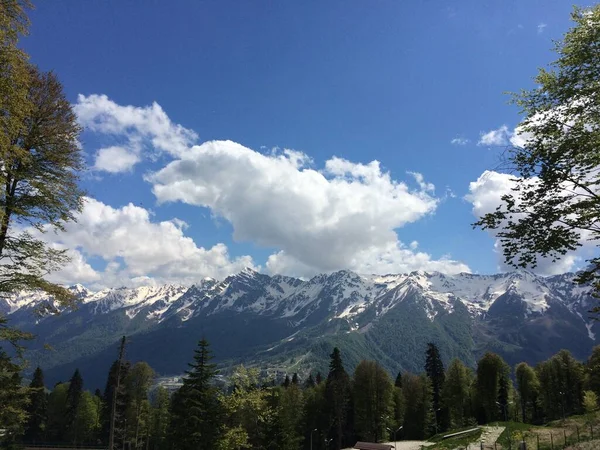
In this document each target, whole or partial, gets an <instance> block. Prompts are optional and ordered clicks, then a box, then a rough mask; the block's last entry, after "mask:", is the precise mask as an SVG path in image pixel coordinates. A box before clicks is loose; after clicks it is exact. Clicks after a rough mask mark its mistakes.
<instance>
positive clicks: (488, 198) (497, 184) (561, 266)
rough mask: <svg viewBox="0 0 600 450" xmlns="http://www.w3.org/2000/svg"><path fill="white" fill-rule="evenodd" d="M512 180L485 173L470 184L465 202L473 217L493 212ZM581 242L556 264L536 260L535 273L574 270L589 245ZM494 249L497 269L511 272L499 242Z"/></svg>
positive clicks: (512, 184) (492, 173) (506, 176)
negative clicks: (574, 250) (578, 248)
mask: <svg viewBox="0 0 600 450" xmlns="http://www.w3.org/2000/svg"><path fill="white" fill-rule="evenodd" d="M514 179H515V176H514V175H510V174H506V173H499V172H495V171H485V172H484V173H483V174H481V176H480V177H479V178H478V179H477V180H476V181H473V182H471V183H470V184H469V194H468V195H467V196H466V200H467V201H469V202H470V203H471V204H472V205H473V215H474V216H475V217H476V218H479V217H482V216H483V215H485V214H487V213H491V212H494V211H495V210H496V208H497V207H498V206H499V205H500V204H501V203H502V196H503V195H505V194H510V193H512V188H513V187H514V186H515V181H514ZM531 182H532V183H535V182H536V179H535V178H532V179H531ZM489 232H490V234H491V235H492V236H494V237H495V236H496V232H495V231H494V230H490V231H489ZM581 242H582V244H583V245H584V247H583V248H582V249H581V250H578V251H576V252H569V253H567V254H566V255H565V256H563V257H562V258H561V259H560V260H559V261H557V262H552V260H551V259H549V258H538V260H537V267H536V269H535V271H536V272H537V273H540V274H542V275H554V274H559V273H565V272H569V271H571V270H575V269H576V266H577V264H579V263H580V262H581V260H582V258H581V257H580V254H581V252H582V251H586V246H589V245H590V243H589V242H588V241H586V240H585V238H584V239H582V241H581ZM495 249H496V252H497V253H498V258H499V269H500V270H512V268H511V267H509V266H507V265H506V264H505V263H504V256H503V254H502V247H501V244H500V242H499V240H496V243H495Z"/></svg>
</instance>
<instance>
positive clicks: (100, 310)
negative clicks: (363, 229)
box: [0, 269, 597, 387]
mask: <svg viewBox="0 0 600 450" xmlns="http://www.w3.org/2000/svg"><path fill="white" fill-rule="evenodd" d="M572 279H573V275H570V274H566V275H561V276H556V277H550V278H542V277H538V276H536V275H534V274H532V273H529V272H525V271H519V272H512V273H506V274H498V275H473V274H459V275H456V276H448V275H443V274H440V273H426V272H413V273H410V274H397V275H394V274H391V275H385V276H376V275H371V276H361V275H357V274H355V273H352V272H349V271H340V272H335V273H331V274H323V275H319V276H316V277H314V278H312V279H310V280H301V279H296V278H291V277H284V276H279V275H277V276H272V277H271V276H268V275H264V274H260V273H258V272H255V271H252V270H249V269H246V270H244V271H242V272H240V273H239V274H237V275H234V276H230V277H227V278H226V279H224V280H222V281H217V280H213V279H205V280H202V281H201V282H199V283H197V284H195V285H193V286H190V287H184V286H172V285H168V286H146V287H138V288H132V289H127V288H119V289H106V290H103V291H99V292H91V291H89V290H87V289H86V288H84V287H83V286H73V287H71V288H70V289H72V290H73V292H74V293H75V294H76V295H77V297H78V298H79V306H78V308H77V309H76V310H73V311H61V312H60V314H58V315H53V316H44V317H40V316H37V315H35V314H34V312H35V311H36V309H38V308H40V307H41V306H44V305H47V306H55V305H54V304H53V301H52V299H51V298H47V297H45V296H44V295H42V294H40V293H26V292H23V293H19V294H18V295H14V296H12V297H10V298H5V299H0V312H4V313H5V314H8V315H9V317H10V320H11V323H12V324H13V325H15V326H18V327H20V328H24V329H26V330H30V331H32V332H34V333H35V334H36V335H37V336H38V337H37V339H36V340H35V342H33V344H32V346H31V349H30V351H29V354H28V356H29V358H30V360H31V362H32V367H35V365H37V364H39V365H41V366H42V367H43V368H45V369H46V371H47V377H48V378H49V381H51V382H53V381H57V380H64V379H66V378H67V377H68V376H69V375H70V373H71V372H72V371H73V370H74V369H75V367H79V368H80V369H82V371H83V372H84V374H85V375H86V376H87V377H88V378H87V379H88V380H89V382H90V383H92V386H94V387H95V386H98V387H99V386H101V385H103V383H104V377H105V372H106V370H107V368H108V366H109V365H110V363H111V361H112V360H113V359H114V358H115V354H116V345H117V342H118V340H119V338H120V336H122V335H127V336H129V341H130V343H129V346H128V349H127V352H128V357H129V358H131V359H132V360H141V359H143V360H146V361H148V362H149V363H150V364H151V365H152V366H153V367H154V368H155V369H156V370H157V372H158V373H160V374H164V375H167V374H178V373H181V372H182V371H183V370H185V368H186V364H187V362H188V361H189V359H190V357H191V354H192V351H193V348H194V346H195V344H196V342H197V340H198V339H200V338H201V337H202V336H205V337H207V338H208V339H209V340H210V341H211V344H212V347H213V350H214V352H215V355H216V357H217V360H218V361H220V362H221V364H222V365H223V366H224V367H227V366H229V365H233V364H238V363H245V364H251V365H257V366H260V367H263V368H265V369H270V370H274V371H277V370H280V371H298V372H301V373H303V372H306V371H308V370H309V369H315V370H322V371H325V370H326V367H327V366H326V365H327V358H328V354H329V353H330V352H331V348H332V347H333V346H334V345H338V346H339V347H340V348H341V349H342V350H343V354H344V359H345V362H346V363H347V364H348V366H349V367H352V366H354V365H355V364H357V363H358V362H359V361H360V360H361V359H363V358H372V359H377V360H378V361H380V362H382V363H383V364H384V365H385V366H386V367H387V368H388V369H389V370H390V371H392V372H397V371H398V370H400V369H402V370H411V371H420V370H421V368H422V365H423V351H424V348H425V345H426V343H427V342H429V341H434V342H436V343H437V344H438V345H439V347H440V349H441V351H442V354H443V355H444V358H445V360H446V362H448V361H449V360H450V359H451V358H454V357H458V358H460V359H462V360H463V361H465V362H466V363H468V364H470V365H473V364H474V363H475V361H476V359H477V358H478V357H479V356H480V355H481V354H482V353H483V352H484V351H486V350H492V351H496V352H498V353H500V354H501V355H502V356H503V357H505V358H506V359H507V361H508V362H509V363H511V364H514V363H516V362H519V361H521V360H524V361H528V362H530V363H536V362H538V361H540V360H542V359H545V358H547V357H549V356H551V355H552V354H553V353H555V352H556V351H558V350H560V349H561V348H567V349H569V350H571V351H572V352H573V353H574V354H575V355H576V356H577V357H579V358H584V357H586V356H587V354H588V353H589V351H590V349H591V347H592V346H593V345H594V344H595V336H596V326H597V325H596V322H595V321H593V320H591V319H590V318H589V314H588V312H587V311H588V310H589V309H590V308H591V307H592V305H593V304H594V303H593V302H594V299H593V298H592V297H591V296H590V295H589V292H588V291H587V290H586V289H584V288H581V287H577V286H575V285H573V283H572ZM45 344H48V345H50V346H51V347H52V348H53V349H54V350H52V351H48V350H44V345H45Z"/></svg>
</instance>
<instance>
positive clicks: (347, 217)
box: [63, 95, 468, 284]
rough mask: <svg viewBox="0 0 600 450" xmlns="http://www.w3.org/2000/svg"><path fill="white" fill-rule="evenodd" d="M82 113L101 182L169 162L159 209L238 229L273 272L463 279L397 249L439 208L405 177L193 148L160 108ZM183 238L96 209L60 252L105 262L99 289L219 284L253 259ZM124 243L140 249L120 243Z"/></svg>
mask: <svg viewBox="0 0 600 450" xmlns="http://www.w3.org/2000/svg"><path fill="white" fill-rule="evenodd" d="M75 111H76V113H77V115H78V118H79V121H80V122H81V123H82V124H83V125H84V126H86V127H87V129H88V131H90V132H92V133H96V134H98V135H100V136H101V137H106V138H108V140H109V141H110V144H111V145H107V146H105V147H104V148H101V149H100V150H98V151H97V153H96V164H95V168H96V169H97V170H103V171H108V172H113V173H117V172H124V171H127V170H131V169H132V167H134V166H135V164H137V163H138V162H140V161H141V160H143V159H144V158H147V157H152V156H154V155H156V154H162V153H164V154H168V155H169V156H170V157H171V158H175V160H174V161H172V162H170V163H169V164H167V165H166V167H164V168H163V169H161V170H159V171H157V172H155V173H153V174H150V175H148V176H146V180H147V181H149V182H151V183H152V185H153V192H154V194H155V195H156V198H157V199H158V201H159V203H164V202H176V201H181V202H183V203H188V204H191V205H196V206H201V207H207V208H209V209H210V210H211V213H212V214H214V216H215V217H222V218H224V219H226V220H227V221H229V222H230V223H231V224H232V226H233V230H234V235H233V237H234V239H236V240H238V241H250V242H253V243H256V244H258V245H260V246H263V247H266V248H271V249H274V253H273V254H272V255H271V257H269V259H268V262H267V268H268V269H269V270H270V271H271V272H285V273H289V274H292V275H300V274H308V273H310V274H314V273H317V272H321V271H330V270H338V269H342V268H350V269H354V270H357V271H361V272H363V271H377V272H379V271H384V272H402V271H406V270H417V269H426V270H441V271H444V272H457V271H468V267H467V266H465V265H464V264H461V263H459V262H457V261H453V260H451V259H449V258H442V259H440V260H434V259H433V258H432V257H431V255H428V254H426V253H424V252H418V251H417V248H416V246H415V245H412V246H411V245H409V246H405V245H404V244H403V243H402V242H400V241H399V239H398V236H397V234H396V232H395V229H396V228H399V227H402V226H404V225H405V224H407V223H411V222H415V221H418V220H420V219H422V218H423V217H424V216H426V215H429V214H432V213H433V212H434V211H435V209H436V207H437V205H438V204H439V202H440V201H442V200H443V199H438V198H436V196H435V186H434V185H433V184H432V183H430V182H427V181H426V180H425V177H424V176H423V175H422V174H420V173H417V172H408V174H410V175H411V177H412V178H413V179H414V181H412V182H411V183H409V184H410V186H409V184H407V183H405V182H400V181H396V180H393V179H392V178H391V175H390V174H389V173H388V172H386V171H384V170H382V169H381V167H380V164H379V162H378V161H372V162H370V163H368V164H361V163H354V162H351V161H347V160H345V159H343V158H338V157H332V158H330V159H329V160H327V161H326V162H325V165H324V166H323V167H322V168H321V169H320V170H317V169H314V168H313V166H314V162H313V161H312V160H311V159H310V157H309V156H307V155H306V154H304V153H302V152H298V151H293V150H287V149H286V150H282V151H281V150H279V149H274V150H271V151H269V152H268V153H265V154H262V153H259V152H256V151H253V150H251V149H248V148H246V147H243V146H242V145H240V144H237V143H234V142H230V141H215V142H206V143H204V144H202V145H198V146H194V145H193V144H194V142H195V141H196V140H197V135H196V134H195V133H194V132H193V131H191V130H188V129H186V128H184V127H182V126H180V125H177V124H175V123H173V122H172V121H171V120H170V119H169V117H168V116H167V115H166V113H165V112H164V111H163V109H162V108H161V107H160V106H159V105H158V104H156V103H154V104H153V105H151V106H147V107H135V106H121V105H118V104H116V103H115V102H113V101H112V100H110V99H109V98H108V97H106V96H105V95H90V96H82V95H80V96H79V98H78V102H77V104H76V105H75ZM103 216H106V217H105V218H101V217H103ZM134 218H135V220H134ZM122 223H124V225H123V224H122ZM182 228H183V227H182V226H181V225H180V224H179V223H178V222H177V221H176V220H172V221H167V222H160V223H154V222H152V221H151V219H150V217H149V213H148V211H146V210H144V209H143V208H138V207H135V206H132V205H129V206H125V207H122V208H111V207H110V206H108V205H103V204H100V203H99V202H94V201H90V202H89V204H88V205H86V209H85V210H84V214H83V215H82V218H81V220H80V221H79V224H78V225H73V226H72V227H71V226H69V228H68V232H67V233H66V235H65V237H64V238H63V241H64V245H66V246H68V247H69V248H73V246H75V248H77V249H78V250H79V251H80V252H81V255H83V260H82V261H83V262H85V258H87V257H89V256H99V257H101V258H103V259H104V260H105V261H108V262H109V264H108V266H107V268H106V269H105V270H104V272H103V274H102V280H103V282H105V280H107V279H109V278H110V279H114V280H120V279H125V280H126V281H127V282H128V283H132V282H133V281H132V280H142V279H144V280H146V279H147V278H145V277H148V276H150V277H153V278H155V279H180V280H181V279H183V280H185V279H188V277H189V276H192V275H193V276H195V277H197V276H199V275H209V276H215V277H221V276H223V275H227V274H228V273H230V272H231V271H233V270H234V269H235V268H238V267H239V268H241V267H242V266H244V265H252V260H251V259H250V258H249V257H244V258H241V259H236V260H233V261H232V260H231V259H230V258H229V256H228V255H227V249H226V247H225V246H224V245H217V246H215V247H213V248H212V249H209V250H205V249H202V248H197V247H196V246H195V244H194V243H193V241H191V239H189V238H186V237H185V236H184V235H183V231H182ZM125 236H140V238H136V240H135V242H136V243H137V244H136V243H130V242H128V243H125V242H124V241H123V240H124V239H125ZM102 241H106V242H103V243H102V244H99V242H102ZM154 244H155V245H154ZM146 247H147V248H146ZM115 258H116V259H115ZM189 267H192V268H193V270H192V269H190V270H188V268H189ZM81 270H83V269H81ZM87 276H88V278H89V277H92V278H93V275H90V274H89V273H88V274H87ZM111 277H112V278H111ZM107 284H110V283H108V282H107Z"/></svg>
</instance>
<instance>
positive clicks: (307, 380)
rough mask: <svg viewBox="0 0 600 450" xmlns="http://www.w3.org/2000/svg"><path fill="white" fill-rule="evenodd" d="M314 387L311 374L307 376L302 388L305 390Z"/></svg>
mask: <svg viewBox="0 0 600 450" xmlns="http://www.w3.org/2000/svg"><path fill="white" fill-rule="evenodd" d="M315 386H316V383H315V379H314V378H313V376H312V373H311V374H309V375H308V378H307V379H306V382H305V383H304V387H305V388H307V389H310V388H314V387H315Z"/></svg>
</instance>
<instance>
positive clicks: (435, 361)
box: [425, 342, 446, 425]
mask: <svg viewBox="0 0 600 450" xmlns="http://www.w3.org/2000/svg"><path fill="white" fill-rule="evenodd" d="M425 373H426V374H427V376H428V377H429V380H430V381H431V389H432V408H433V414H434V416H435V422H436V424H438V425H439V424H440V423H441V422H442V421H441V420H440V419H441V417H442V414H441V408H442V389H443V388H444V381H445V378H446V375H445V372H444V363H443V362H442V358H441V356H440V352H439V350H438V348H437V346H436V345H435V344H433V343H431V342H430V343H429V344H427V352H426V358H425Z"/></svg>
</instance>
